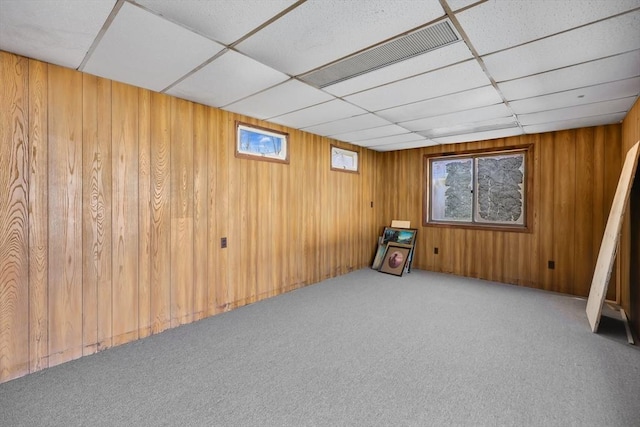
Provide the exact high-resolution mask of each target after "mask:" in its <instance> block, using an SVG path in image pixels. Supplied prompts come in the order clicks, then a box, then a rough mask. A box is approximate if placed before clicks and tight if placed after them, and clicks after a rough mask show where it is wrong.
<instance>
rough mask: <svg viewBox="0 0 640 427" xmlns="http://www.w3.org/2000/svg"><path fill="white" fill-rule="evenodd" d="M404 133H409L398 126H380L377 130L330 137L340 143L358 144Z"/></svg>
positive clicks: (364, 130)
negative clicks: (358, 142)
mask: <svg viewBox="0 0 640 427" xmlns="http://www.w3.org/2000/svg"><path fill="white" fill-rule="evenodd" d="M403 133H407V130H406V129H405V128H402V127H400V126H396V125H386V126H380V127H376V128H369V129H362V130H357V131H353V132H347V133H341V134H337V135H330V137H331V138H335V139H337V140H339V141H346V142H357V141H363V140H366V139H373V138H382V137H385V136H393V135H400V134H403Z"/></svg>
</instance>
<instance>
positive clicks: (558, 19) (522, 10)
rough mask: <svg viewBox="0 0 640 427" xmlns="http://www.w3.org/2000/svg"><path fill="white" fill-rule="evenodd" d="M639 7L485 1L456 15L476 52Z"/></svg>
mask: <svg viewBox="0 0 640 427" xmlns="http://www.w3.org/2000/svg"><path fill="white" fill-rule="evenodd" d="M638 6H639V4H638V1H637V0H615V1H585V0H562V1H489V2H486V3H482V4H480V5H478V6H475V7H472V8H470V9H467V10H465V11H463V12H461V13H459V14H457V15H456V18H458V21H459V22H460V25H461V26H462V28H463V29H464V31H465V33H466V34H467V36H468V37H469V39H470V40H471V41H472V43H473V47H474V48H475V49H476V51H477V52H478V53H479V54H480V55H485V54H487V53H490V52H496V51H498V50H502V49H505V48H509V47H513V46H517V45H520V44H522V43H527V42H530V41H533V40H537V39H540V38H543V37H547V36H550V35H552V34H556V33H559V32H561V31H566V30H570V29H572V28H575V27H578V26H581V25H585V24H589V23H592V22H595V21H598V20H600V19H604V18H607V17H610V16H613V15H616V14H619V13H623V12H627V11H629V10H631V9H634V8H637V7H638Z"/></svg>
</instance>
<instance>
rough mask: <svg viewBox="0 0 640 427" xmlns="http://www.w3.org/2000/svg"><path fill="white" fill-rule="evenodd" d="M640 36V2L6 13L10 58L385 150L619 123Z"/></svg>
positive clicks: (637, 67)
mask: <svg viewBox="0 0 640 427" xmlns="http://www.w3.org/2000/svg"><path fill="white" fill-rule="evenodd" d="M638 28H640V0H556V1H551V0H529V1H520V0H488V1H473V0H306V1H294V0H210V1H204V0H181V1H177V0H137V1H134V0H92V1H77V0H28V1H25V0H0V50H4V51H7V52H12V53H16V54H19V55H23V56H26V57H30V58H34V59H39V60H42V61H46V62H50V63H53V64H57V65H61V66H65V67H69V68H73V69H77V70H80V71H83V72H86V73H90V74H94V75H97V76H101V77H105V78H108V79H112V80H116V81H120V82H124V83H129V84H132V85H136V86H139V87H143V88H146V89H150V90H153V91H157V92H163V93H167V94H169V95H173V96H177V97H180V98H184V99H188V100H191V101H194V102H198V103H201V104H205V105H209V106H212V107H217V108H221V109H224V110H228V111H232V112H236V113H240V114H244V115H248V116H251V117H256V118H259V119H263V120H266V121H269V122H273V123H277V124H282V125H285V126H288V127H291V128H295V129H302V130H304V131H307V132H311V133H315V134H318V135H322V136H327V137H331V138H334V139H336V140H340V141H345V142H349V143H352V144H355V145H358V146H362V147H368V148H370V149H372V150H376V151H392V150H401V149H408V148H417V147H424V146H430V145H436V144H443V143H458V142H467V141H474V140H482V139H491V138H500V137H505V136H513V135H522V134H528V133H540V132H547V131H555V130H563V129H572V128H577V127H588V126H595V125H602V124H611V123H618V122H620V121H621V120H622V119H623V118H624V117H625V116H626V114H627V113H628V111H629V110H630V109H631V107H632V106H633V105H634V103H635V102H636V101H637V99H638V95H639V94H640V31H639V30H638ZM432 30H433V31H432ZM444 33H446V35H447V37H445V38H442V39H441V37H440V35H441V34H444ZM400 50H401V51H400Z"/></svg>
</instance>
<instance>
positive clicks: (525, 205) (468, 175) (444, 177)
mask: <svg viewBox="0 0 640 427" xmlns="http://www.w3.org/2000/svg"><path fill="white" fill-rule="evenodd" d="M531 150H532V148H531V147H530V146H527V147H512V148H509V149H501V150H500V151H496V150H495V149H493V150H491V151H474V152H466V153H459V154H458V153H456V154H452V155H441V154H439V155H437V156H430V155H425V158H424V169H425V177H426V179H425V189H424V206H423V207H424V214H423V215H424V225H449V226H452V225H453V226H455V225H458V226H465V227H487V228H507V229H515V230H520V231H524V230H527V229H528V228H529V225H530V224H529V221H528V213H529V211H530V210H531V206H529V205H530V199H529V198H528V192H529V191H530V189H529V188H528V187H530V186H531V184H530V182H529V181H530V180H529V176H528V175H529V171H530V169H531V168H530V167H529V165H528V161H529V159H530V157H531V153H530V152H531Z"/></svg>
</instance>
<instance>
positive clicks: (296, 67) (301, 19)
mask: <svg viewBox="0 0 640 427" xmlns="http://www.w3.org/2000/svg"><path fill="white" fill-rule="evenodd" d="M443 15H444V11H443V10H442V7H441V6H440V3H439V1H437V0H424V1H413V0H369V1H367V2H359V1H357V2H356V1H344V0H321V1H318V0H309V1H307V2H305V3H303V4H301V5H300V6H298V7H297V8H295V9H294V10H292V11H291V12H289V13H288V14H286V15H284V16H283V17H281V18H280V19H278V20H277V21H275V22H274V23H272V24H270V25H269V26H267V27H265V28H264V29H262V30H261V31H259V32H257V33H256V34H254V35H252V36H251V37H249V38H248V39H246V40H244V41H242V42H241V43H239V44H238V45H237V48H238V50H240V51H241V52H244V53H246V54H247V55H249V56H251V57H253V58H256V59H257V60H259V61H260V62H263V63H265V64H268V65H270V66H272V67H273V68H275V69H277V70H280V71H282V72H284V73H287V74H290V75H299V74H302V73H304V72H307V71H310V70H312V69H314V68H317V67H319V66H322V65H324V64H327V63H329V62H332V61H335V60H337V59H340V58H342V57H344V56H347V55H349V54H351V53H353V52H356V51H359V50H361V49H365V48H368V47H370V46H373V45H374V44H376V43H379V42H382V41H384V40H387V39H389V38H392V37H394V36H396V35H398V34H401V33H403V32H405V31H410V30H412V29H414V28H416V27H418V26H420V25H423V24H424V23H425V22H429V21H432V20H434V19H436V18H439V17H442V16H443Z"/></svg>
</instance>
